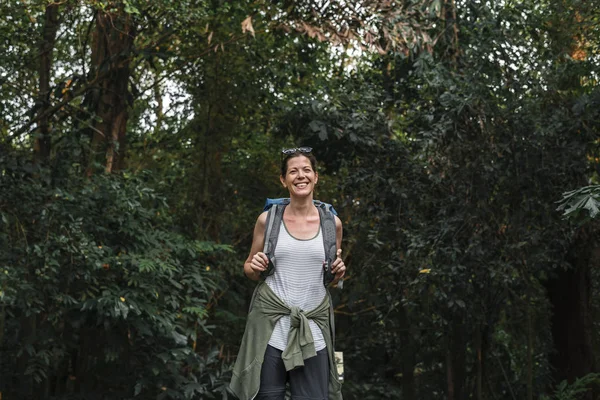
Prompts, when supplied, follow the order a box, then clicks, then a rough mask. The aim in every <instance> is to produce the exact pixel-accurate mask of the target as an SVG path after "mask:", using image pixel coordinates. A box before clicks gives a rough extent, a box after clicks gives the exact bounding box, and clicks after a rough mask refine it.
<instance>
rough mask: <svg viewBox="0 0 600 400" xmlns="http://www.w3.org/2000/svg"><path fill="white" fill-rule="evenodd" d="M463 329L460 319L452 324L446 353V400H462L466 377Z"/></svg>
mask: <svg viewBox="0 0 600 400" xmlns="http://www.w3.org/2000/svg"><path fill="white" fill-rule="evenodd" d="M465 351H466V343H465V329H464V326H463V321H462V319H461V320H460V321H455V322H453V323H452V327H451V332H450V338H449V343H448V349H447V352H446V382H447V385H448V388H447V398H448V400H460V399H462V398H464V387H465V377H466V365H465Z"/></svg>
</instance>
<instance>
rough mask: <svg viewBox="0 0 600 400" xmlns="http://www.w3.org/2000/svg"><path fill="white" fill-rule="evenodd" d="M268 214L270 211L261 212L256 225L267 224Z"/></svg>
mask: <svg viewBox="0 0 600 400" xmlns="http://www.w3.org/2000/svg"><path fill="white" fill-rule="evenodd" d="M267 214H269V212H268V211H263V212H262V213H260V215H259V216H258V218H257V219H256V225H259V226H265V225H266V224H267Z"/></svg>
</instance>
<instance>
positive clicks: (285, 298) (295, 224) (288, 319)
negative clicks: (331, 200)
mask: <svg viewBox="0 0 600 400" xmlns="http://www.w3.org/2000/svg"><path fill="white" fill-rule="evenodd" d="M282 155H283V159H282V164H281V176H280V177H279V180H280V181H281V184H282V185H283V187H285V188H286V189H288V191H289V194H290V199H289V202H286V203H285V204H283V205H282V208H276V209H277V210H278V211H275V212H273V210H271V211H269V212H264V213H262V214H261V215H260V216H259V217H258V220H257V221H256V226H255V227H254V238H253V241H252V248H251V250H250V254H249V255H248V258H247V260H246V262H245V264H244V273H245V274H246V276H248V278H250V279H252V280H259V279H260V278H262V277H265V278H264V280H261V281H260V282H259V284H258V285H257V288H256V290H255V294H254V296H253V300H252V304H251V307H250V314H249V315H248V321H247V324H246V331H245V333H244V337H243V339H242V344H241V346H240V352H239V354H238V358H237V360H236V364H235V367H234V371H233V377H232V381H231V389H232V390H233V392H234V393H235V394H236V395H237V396H238V397H239V398H240V399H241V400H246V399H254V398H256V399H263V400H265V399H268V400H271V399H272V400H275V399H277V400H283V399H284V397H285V391H286V384H287V383H288V382H289V384H290V390H291V393H292V398H298V399H300V398H301V399H336V400H337V399H341V398H342V395H341V385H340V382H339V377H338V374H337V370H336V368H335V367H334V362H335V360H334V357H333V353H334V349H333V337H332V332H334V329H333V312H332V310H331V308H332V307H331V298H330V296H329V293H328V290H327V286H326V285H325V284H324V282H327V281H326V280H324V273H325V271H324V265H325V262H324V259H327V258H328V257H327V256H326V254H327V243H328V241H329V239H328V238H329V236H330V235H329V232H328V231H333V230H335V247H336V248H337V250H336V251H335V255H336V257H335V261H333V262H332V263H331V272H332V273H333V274H335V280H334V281H337V280H339V279H340V278H342V277H343V276H344V274H345V272H346V266H345V265H344V262H343V261H342V259H341V258H340V256H341V252H342V250H341V242H342V223H341V221H340V219H339V218H338V217H337V216H333V215H331V216H329V215H327V214H325V213H326V212H329V213H331V210H328V211H325V209H324V208H323V204H322V203H320V202H317V204H318V205H319V207H321V208H322V209H319V208H317V205H316V204H315V202H314V199H313V195H314V189H315V185H316V184H317V182H318V181H319V174H318V173H317V170H316V165H317V160H316V158H315V156H314V155H313V154H312V149H311V148H310V147H298V148H292V149H285V150H283V151H282ZM277 216H279V218H277ZM329 217H333V218H330V219H329V221H331V225H330V226H331V229H330V230H328V229H327V228H326V227H327V225H326V224H324V220H327V219H328V218H329ZM273 221H277V222H273ZM333 221H335V228H333V226H334V222H333ZM267 225H269V228H268V229H267ZM273 225H277V226H273ZM280 228H283V229H280ZM266 231H267V232H271V231H274V232H276V235H277V237H276V241H275V243H276V244H277V245H276V246H275V248H274V249H273V248H271V249H270V250H269V251H266V248H267V246H265V242H268V241H270V239H271V238H272V237H273V236H271V233H267V235H265V232H266ZM266 236H269V240H267V239H265V238H266ZM332 242H333V241H332ZM324 255H325V258H324ZM271 266H272V267H273V268H269V267H271ZM269 272H272V273H269Z"/></svg>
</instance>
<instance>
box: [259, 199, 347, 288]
mask: <svg viewBox="0 0 600 400" xmlns="http://www.w3.org/2000/svg"><path fill="white" fill-rule="evenodd" d="M313 203H314V205H315V206H316V207H317V210H318V211H319V217H320V220H321V230H322V232H323V245H324V249H325V264H324V266H323V268H324V269H325V271H324V272H323V285H325V286H328V285H329V284H330V283H331V282H332V281H333V280H334V279H335V275H334V274H333V273H332V272H331V264H332V263H333V261H335V259H336V257H337V254H336V253H337V244H336V228H335V216H336V215H337V212H336V211H335V209H334V208H333V206H332V205H331V204H328V203H324V202H322V201H319V200H313ZM288 204H290V199H289V198H281V199H267V201H266V203H265V207H264V209H263V211H268V212H269V213H268V214H267V222H266V227H265V245H264V248H263V253H265V254H266V256H267V258H268V259H269V264H268V266H267V269H266V270H265V271H263V272H261V274H260V275H261V278H262V279H265V278H266V277H267V276H269V275H271V274H273V272H275V265H274V264H273V262H272V261H271V256H272V255H273V254H275V247H277V238H278V237H279V229H280V228H281V220H282V219H283V211H284V210H285V207H286V206H287V205H288ZM341 283H342V281H341V280H340V282H339V283H338V287H340V288H341V285H340V284H341Z"/></svg>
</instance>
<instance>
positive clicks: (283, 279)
mask: <svg viewBox="0 0 600 400" xmlns="http://www.w3.org/2000/svg"><path fill="white" fill-rule="evenodd" d="M281 225H282V226H281V228H280V229H279V236H278V238H277V246H276V247H275V256H274V257H273V258H272V261H273V264H274V265H275V272H274V273H273V275H270V276H268V277H267V279H266V280H265V282H266V283H267V285H269V287H270V288H271V290H273V292H274V293H275V294H276V295H277V296H278V297H279V298H280V299H281V300H283V301H284V302H285V303H286V304H287V305H288V306H296V307H298V308H300V309H301V310H304V311H310V310H312V309H314V308H316V307H317V306H318V305H319V304H321V302H322V301H323V299H324V298H325V295H326V294H327V292H326V290H325V286H324V285H323V260H324V259H325V249H324V245H323V235H322V232H321V227H320V226H319V232H318V233H317V235H316V236H315V237H314V238H312V239H296V238H295V237H293V236H292V235H291V234H290V233H289V232H288V230H287V228H286V226H285V223H284V222H283V220H282V221H281ZM308 324H309V326H310V330H311V332H312V335H313V339H314V341H315V350H316V351H319V350H323V349H324V348H325V347H326V345H325V339H323V333H322V332H321V329H319V327H318V325H317V324H316V323H315V322H314V321H313V320H308ZM289 331H290V317H289V315H284V316H283V317H281V318H280V319H279V320H278V321H277V323H276V324H275V329H274V330H273V334H272V335H271V339H270V340H269V345H271V346H273V347H275V348H276V349H278V350H282V351H283V350H285V348H286V346H287V341H288V333H289Z"/></svg>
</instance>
